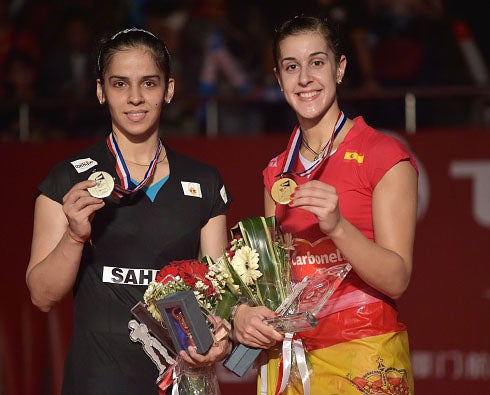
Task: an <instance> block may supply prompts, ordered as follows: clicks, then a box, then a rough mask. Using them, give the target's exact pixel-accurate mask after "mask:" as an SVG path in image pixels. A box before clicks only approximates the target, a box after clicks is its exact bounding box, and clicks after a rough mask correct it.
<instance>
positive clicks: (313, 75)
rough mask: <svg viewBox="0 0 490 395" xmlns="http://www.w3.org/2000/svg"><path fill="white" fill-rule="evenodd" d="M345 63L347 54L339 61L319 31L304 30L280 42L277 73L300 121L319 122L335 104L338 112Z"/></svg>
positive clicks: (287, 99)
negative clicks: (339, 82) (339, 89)
mask: <svg viewBox="0 0 490 395" xmlns="http://www.w3.org/2000/svg"><path fill="white" fill-rule="evenodd" d="M345 64H346V60H345V57H344V56H342V57H341V59H340V62H339V63H338V64H337V63H336V61H335V57H334V54H333V52H332V51H331V49H330V48H329V46H328V45H327V42H326V40H325V38H324V37H323V36H322V35H321V34H320V33H318V32H314V31H305V32H301V33H298V34H294V35H290V36H287V37H285V38H284V39H283V40H282V41H281V42H280V44H279V58H278V60H277V67H276V69H275V74H276V77H277V80H278V82H279V85H280V86H281V89H282V90H283V91H284V97H285V98H286V101H287V102H288V103H289V105H290V106H291V107H292V108H293V109H294V111H295V112H296V114H297V116H298V120H299V121H300V123H304V122H308V121H315V122H318V121H319V120H320V119H321V118H322V117H323V116H324V115H325V114H326V113H327V112H328V110H329V109H330V108H332V107H335V111H336V112H338V109H337V102H336V84H337V82H338V81H339V80H341V79H342V77H343V73H344V69H345Z"/></svg>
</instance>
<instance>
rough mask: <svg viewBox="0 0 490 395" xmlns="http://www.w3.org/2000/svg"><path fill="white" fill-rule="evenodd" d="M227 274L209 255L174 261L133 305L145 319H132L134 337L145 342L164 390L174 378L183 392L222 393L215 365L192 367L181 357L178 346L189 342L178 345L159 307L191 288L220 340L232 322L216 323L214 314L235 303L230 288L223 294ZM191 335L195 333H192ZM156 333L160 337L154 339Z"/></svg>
mask: <svg viewBox="0 0 490 395" xmlns="http://www.w3.org/2000/svg"><path fill="white" fill-rule="evenodd" d="M226 276H227V274H226V273H220V271H219V267H218V266H217V265H215V264H214V263H213V262H212V260H211V259H210V258H208V257H204V258H203V260H202V261H198V260H181V261H173V262H171V263H170V264H169V265H167V266H165V267H164V268H162V269H161V270H160V271H159V273H158V274H157V276H156V278H155V280H154V281H152V282H151V283H150V284H149V286H148V288H147V289H146V291H145V294H144V297H143V302H139V303H138V304H136V305H135V306H134V307H133V309H132V313H133V315H135V317H137V318H138V319H139V321H140V322H142V323H138V322H136V321H135V320H132V321H130V325H129V327H130V329H132V332H131V334H130V336H131V339H132V340H133V341H139V342H141V343H143V346H144V350H145V352H146V353H147V354H148V355H149V356H150V358H151V359H152V360H153V362H154V363H155V364H156V365H157V368H158V370H159V378H158V380H157V382H158V383H159V387H160V389H161V391H162V392H164V391H165V390H166V388H167V387H168V386H169V385H171V384H172V382H174V383H175V384H176V385H177V387H178V388H179V393H181V394H192V395H201V394H202V395H208V394H219V393H220V391H219V386H218V381H217V378H216V374H215V372H214V369H213V367H204V368H191V367H189V366H187V365H186V364H185V363H184V362H183V361H181V360H180V358H178V352H179V349H185V348H186V346H187V344H186V345H185V346H182V347H176V345H175V343H176V342H175V338H174V339H172V336H171V334H172V331H171V330H170V329H171V328H170V327H168V325H166V321H165V319H164V317H163V315H162V311H161V309H160V308H159V301H162V300H165V299H166V298H167V299H169V298H170V297H172V296H175V295H178V294H179V293H186V292H189V291H192V293H193V295H194V296H195V300H196V301H197V304H198V305H199V307H200V309H201V311H202V312H203V313H204V314H203V317H205V319H207V320H208V322H207V323H208V326H209V328H210V332H211V333H212V334H213V336H214V340H216V341H218V340H221V339H223V338H224V336H227V335H228V332H227V331H228V329H229V324H228V323H227V322H226V321H223V322H222V323H221V325H217V324H216V322H215V321H214V320H213V319H212V315H213V314H214V315H217V314H216V309H218V306H219V308H220V310H221V311H226V309H227V307H226V306H223V303H233V299H232V298H230V296H233V295H232V294H231V293H230V292H228V294H229V295H228V297H226V298H223V296H224V295H225V294H226V293H227V292H226V285H225V282H226V280H227V278H226ZM234 303H236V301H235V302H234ZM230 308H231V307H230ZM198 318H199V317H198ZM135 333H136V335H135ZM188 335H189V336H190V337H192V336H191V334H188ZM153 336H155V337H156V339H157V340H158V341H155V339H154V338H153ZM203 351H206V350H203ZM163 360H164V361H165V362H167V365H165V364H164V363H163Z"/></svg>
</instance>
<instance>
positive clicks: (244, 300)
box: [228, 298, 252, 325]
mask: <svg viewBox="0 0 490 395" xmlns="http://www.w3.org/2000/svg"><path fill="white" fill-rule="evenodd" d="M244 304H245V305H247V306H251V305H252V303H251V302H250V301H249V300H248V299H247V298H240V299H239V300H238V302H237V304H236V305H235V306H233V307H232V308H231V310H230V318H229V319H228V321H229V322H230V324H231V325H234V321H235V317H236V313H237V312H238V309H239V308H240V307H241V306H243V305H244Z"/></svg>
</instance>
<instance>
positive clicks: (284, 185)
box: [271, 177, 298, 204]
mask: <svg viewBox="0 0 490 395" xmlns="http://www.w3.org/2000/svg"><path fill="white" fill-rule="evenodd" d="M297 185H298V184H296V181H294V180H293V179H291V178H287V177H284V178H280V179H279V180H277V181H276V182H275V183H274V184H273V185H272V188H271V195H272V199H274V200H275V201H276V202H277V203H279V204H288V203H289V202H290V201H291V194H292V193H294V191H295V189H296V187H297Z"/></svg>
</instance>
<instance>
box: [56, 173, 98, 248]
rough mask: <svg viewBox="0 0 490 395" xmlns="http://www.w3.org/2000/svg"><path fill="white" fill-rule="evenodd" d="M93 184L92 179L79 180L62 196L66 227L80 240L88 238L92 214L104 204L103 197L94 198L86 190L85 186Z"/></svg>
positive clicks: (88, 186)
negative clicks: (66, 221)
mask: <svg viewBox="0 0 490 395" xmlns="http://www.w3.org/2000/svg"><path fill="white" fill-rule="evenodd" d="M95 185H96V183H95V181H92V180H87V181H82V182H79V183H77V184H75V185H74V186H73V187H72V188H71V189H70V190H69V191H68V192H67V193H66V195H65V196H64V197H63V212H64V213H65V216H66V219H67V220H68V227H69V229H70V231H71V232H72V233H73V235H74V236H75V237H78V238H80V239H82V240H88V239H89V238H90V234H91V232H92V226H91V221H92V219H93V217H94V214H95V212H96V211H97V210H100V209H101V208H102V207H104V205H105V202H104V200H103V199H99V198H95V197H93V196H91V195H90V193H89V192H88V191H87V188H90V187H93V186H95Z"/></svg>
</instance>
